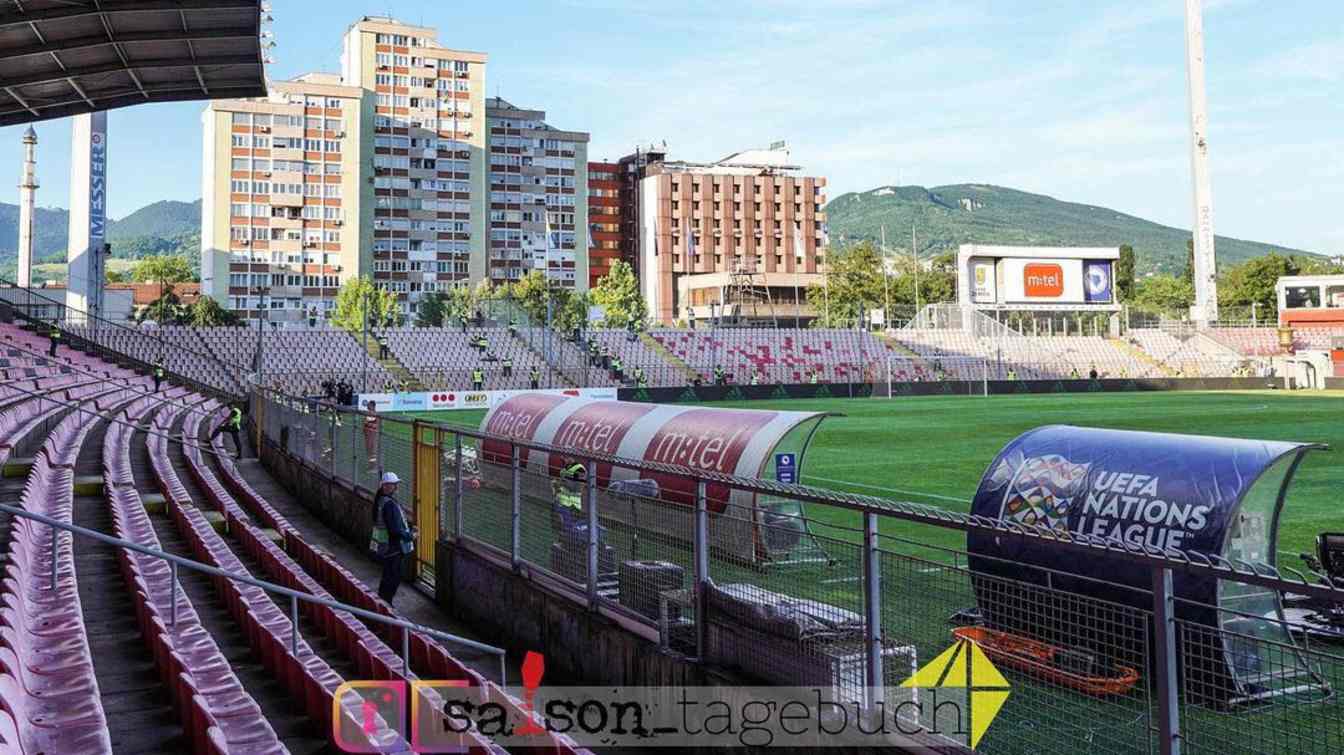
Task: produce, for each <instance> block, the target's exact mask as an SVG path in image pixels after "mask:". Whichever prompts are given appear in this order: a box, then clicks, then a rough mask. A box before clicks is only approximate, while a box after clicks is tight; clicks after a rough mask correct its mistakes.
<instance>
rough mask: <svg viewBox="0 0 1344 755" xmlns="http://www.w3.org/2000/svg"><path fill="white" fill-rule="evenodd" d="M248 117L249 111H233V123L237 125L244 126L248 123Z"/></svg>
mask: <svg viewBox="0 0 1344 755" xmlns="http://www.w3.org/2000/svg"><path fill="white" fill-rule="evenodd" d="M250 117H251V114H250V113H234V114H233V123H234V125H237V126H246V125H247V124H248V119H249V118H250Z"/></svg>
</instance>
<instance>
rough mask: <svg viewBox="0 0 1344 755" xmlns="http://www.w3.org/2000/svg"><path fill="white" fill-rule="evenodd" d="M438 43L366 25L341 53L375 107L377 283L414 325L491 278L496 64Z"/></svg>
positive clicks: (417, 31)
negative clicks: (437, 300)
mask: <svg viewBox="0 0 1344 755" xmlns="http://www.w3.org/2000/svg"><path fill="white" fill-rule="evenodd" d="M437 36H438V35H437V31H436V30H435V29H433V28H430V27H423V26H412V25H409V24H403V23H401V22H398V21H396V20H394V19H392V18H388V17H382V16H365V17H364V18H362V19H361V20H360V21H358V22H356V23H355V24H353V25H352V26H351V27H350V28H349V29H348V30H347V32H346V34H345V37H344V41H343V46H342V53H341V73H342V77H343V79H344V82H345V83H346V84H347V85H349V86H352V87H357V88H360V89H363V90H365V91H366V92H367V93H368V96H369V97H370V98H371V101H372V110H373V118H372V139H371V149H370V151H369V152H368V158H369V159H370V162H371V164H372V171H373V176H372V177H373V186H372V188H373V220H372V229H371V233H372V269H371V272H372V275H373V280H374V282H375V283H376V284H377V285H379V286H382V287H385V288H388V289H391V290H392V291H394V292H396V294H397V297H398V299H400V301H401V303H402V311H403V313H404V314H405V315H406V316H408V317H410V316H412V315H413V314H414V312H415V308H416V307H417V305H418V303H419V301H420V299H421V298H422V297H424V296H425V295H426V294H428V293H431V292H434V291H445V290H447V289H449V288H450V287H452V286H454V285H463V284H469V283H470V282H472V281H475V280H479V279H480V278H482V277H484V276H485V275H486V261H487V256H486V249H487V247H486V238H487V235H486V162H485V158H486V150H485V144H486V115H485V65H486V56H485V54H484V53H479V52H467V51H463V50H453V49H449V48H445V47H442V46H440V45H439V43H438V39H437Z"/></svg>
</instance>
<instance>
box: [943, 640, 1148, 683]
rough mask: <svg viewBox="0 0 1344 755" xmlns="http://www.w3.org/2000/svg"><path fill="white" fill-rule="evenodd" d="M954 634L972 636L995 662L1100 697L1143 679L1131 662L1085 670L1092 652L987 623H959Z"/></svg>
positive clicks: (974, 641)
mask: <svg viewBox="0 0 1344 755" xmlns="http://www.w3.org/2000/svg"><path fill="white" fill-rule="evenodd" d="M952 636H953V637H956V638H957V639H959V640H969V641H970V642H973V643H975V644H976V645H978V646H979V647H980V649H981V650H983V651H984V652H985V655H986V656H987V657H988V658H989V660H990V661H991V662H992V663H995V664H1002V665H1004V666H1008V667H1009V668H1014V669H1017V670H1019V671H1023V672H1026V673H1028V674H1031V675H1032V676H1035V677H1037V678H1040V679H1044V680H1046V681H1049V682H1054V683H1055V684H1060V685H1063V686H1065V687H1070V688H1072V689H1076V690H1078V691H1079V692H1083V693H1085V694H1089V695H1096V696H1098V697H1100V696H1104V695H1123V694H1125V693H1126V692H1128V691H1130V690H1131V689H1133V687H1134V685H1135V683H1137V682H1138V681H1139V672H1138V671H1137V670H1135V669H1133V668H1131V667H1129V666H1121V665H1118V664H1117V665H1114V666H1111V667H1110V668H1108V669H1106V670H1107V671H1109V672H1113V673H1110V674H1107V675H1105V676H1097V675H1095V674H1089V673H1084V672H1082V671H1081V670H1080V668H1081V667H1082V666H1084V665H1085V664H1082V663H1078V662H1077V659H1078V658H1079V657H1087V656H1089V655H1090V654H1088V653H1083V652H1080V651H1074V650H1068V649H1066V648H1061V647H1058V646H1055V645H1050V644H1048V643H1044V642H1041V641H1039V640H1033V639H1030V638H1027V637H1022V636H1020V635H1015V634H1009V633H1007V632H1000V631H997V630H994V629H986V628H984V627H957V628H956V629H953V630H952Z"/></svg>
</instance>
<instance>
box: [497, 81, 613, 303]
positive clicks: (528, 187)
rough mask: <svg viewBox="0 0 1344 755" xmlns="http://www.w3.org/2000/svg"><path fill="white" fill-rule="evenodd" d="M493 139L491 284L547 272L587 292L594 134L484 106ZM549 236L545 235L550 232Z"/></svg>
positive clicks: (505, 107) (532, 114) (540, 115)
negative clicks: (590, 157) (591, 136)
mask: <svg viewBox="0 0 1344 755" xmlns="http://www.w3.org/2000/svg"><path fill="white" fill-rule="evenodd" d="M486 115H487V117H488V124H489V134H490V140H489V141H490V179H489V182H490V247H489V256H488V265H489V272H488V275H489V278H490V281H491V282H492V283H495V284H501V283H507V282H509V281H515V280H518V279H519V278H521V277H523V276H524V275H526V274H527V273H528V272H529V271H532V270H541V271H543V272H544V273H545V274H546V275H547V276H548V278H549V279H550V280H551V281H552V282H553V283H555V284H556V285H561V286H565V287H567V288H575V289H577V290H580V291H582V290H586V289H587V288H588V245H589V240H590V237H589V228H588V222H589V220H588V134H586V133H582V132H578V131H563V130H561V129H557V128H554V127H552V126H550V125H549V124H547V123H546V113H545V112H544V111H541V110H529V109H525V108H520V107H518V106H516V105H513V104H511V103H509V102H507V101H505V100H502V99H499V98H497V97H495V98H490V99H489V100H488V101H487V102H486ZM548 228H549V230H550V235H549V236H548V235H547V229H548Z"/></svg>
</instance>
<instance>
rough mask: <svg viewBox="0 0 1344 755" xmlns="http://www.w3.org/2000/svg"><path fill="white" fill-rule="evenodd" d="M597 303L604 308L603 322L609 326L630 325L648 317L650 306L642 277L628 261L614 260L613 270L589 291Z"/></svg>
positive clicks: (593, 300) (594, 302)
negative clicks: (645, 296) (645, 298)
mask: <svg viewBox="0 0 1344 755" xmlns="http://www.w3.org/2000/svg"><path fill="white" fill-rule="evenodd" d="M589 298H591V299H592V302H593V304H595V305H597V306H599V307H602V308H603V310H604V312H603V315H602V324H603V325H605V326H606V327H608V328H629V327H631V326H632V325H634V324H637V323H638V324H642V323H643V322H644V320H645V319H646V318H647V317H648V313H649V311H648V305H647V303H646V302H645V301H644V296H643V294H641V293H640V291H639V277H638V276H636V275H635V269H634V268H633V267H631V266H630V264H629V263H628V262H625V261H624V260H616V261H614V262H612V264H611V269H610V270H609V271H607V274H606V275H604V276H602V277H601V278H600V279H598V281H597V285H596V286H595V287H593V290H592V291H590V292H589Z"/></svg>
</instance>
